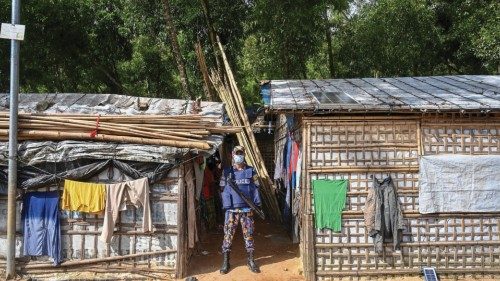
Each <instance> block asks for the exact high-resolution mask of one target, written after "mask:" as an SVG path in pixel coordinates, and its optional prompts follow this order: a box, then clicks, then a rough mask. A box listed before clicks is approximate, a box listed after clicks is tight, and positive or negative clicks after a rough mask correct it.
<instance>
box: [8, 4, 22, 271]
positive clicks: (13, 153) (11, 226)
mask: <svg viewBox="0 0 500 281" xmlns="http://www.w3.org/2000/svg"><path fill="white" fill-rule="evenodd" d="M20 8H21V1H20V0H12V24H19V23H20V10H21V9H20ZM19 45H20V44H19V41H18V40H11V45H10V118H9V178H8V190H9V191H8V199H7V268H6V275H7V279H10V278H15V276H16V264H15V255H16V212H17V211H16V189H17V107H18V95H19Z"/></svg>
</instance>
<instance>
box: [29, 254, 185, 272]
mask: <svg viewBox="0 0 500 281" xmlns="http://www.w3.org/2000/svg"><path fill="white" fill-rule="evenodd" d="M171 253H177V250H160V251H155V252H144V253H137V254H130V255H123V256H114V257H105V258H96V259H88V260H79V261H66V262H63V263H61V264H60V265H58V267H71V266H79V265H87V264H92V263H99V262H110V261H118V260H124V259H133V258H139V257H145V256H156V255H163V254H171ZM53 267H54V265H53V264H52V263H44V264H27V265H25V266H24V267H23V268H25V269H42V268H53Z"/></svg>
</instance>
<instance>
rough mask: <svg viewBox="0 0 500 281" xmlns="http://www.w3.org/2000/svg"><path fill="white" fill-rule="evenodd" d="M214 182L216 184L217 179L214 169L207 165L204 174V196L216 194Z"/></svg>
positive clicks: (209, 196) (210, 196)
mask: <svg viewBox="0 0 500 281" xmlns="http://www.w3.org/2000/svg"><path fill="white" fill-rule="evenodd" d="M214 184H215V179H214V175H213V173H212V170H210V169H209V168H208V167H206V168H205V172H204V176H203V189H202V195H203V198H205V199H209V198H212V197H213V196H214V195H215V188H214Z"/></svg>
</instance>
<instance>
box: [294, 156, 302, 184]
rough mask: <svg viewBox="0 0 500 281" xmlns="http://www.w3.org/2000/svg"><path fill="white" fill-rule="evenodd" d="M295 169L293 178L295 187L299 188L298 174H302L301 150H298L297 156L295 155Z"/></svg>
mask: <svg viewBox="0 0 500 281" xmlns="http://www.w3.org/2000/svg"><path fill="white" fill-rule="evenodd" d="M296 170H297V172H296V175H295V180H296V183H297V184H296V186H295V188H297V189H300V185H301V182H300V176H301V175H302V152H301V151H299V156H298V157H297V168H296Z"/></svg>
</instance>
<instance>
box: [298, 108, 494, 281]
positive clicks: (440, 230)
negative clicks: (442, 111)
mask: <svg viewBox="0 0 500 281" xmlns="http://www.w3.org/2000/svg"><path fill="white" fill-rule="evenodd" d="M497 120H498V119H481V120H476V119H475V120H472V121H471V120H470V119H467V120H456V119H453V120H452V119H450V118H443V117H439V118H435V117H433V118H423V119H420V118H407V119H406V118H398V117H394V118H387V117H386V118H377V117H371V118H368V117H367V118H359V119H358V120H356V118H349V119H347V118H345V119H342V118H338V117H337V118H335V119H333V118H330V119H329V118H326V117H325V118H307V119H305V121H304V128H305V130H304V132H303V138H304V139H305V142H304V146H303V149H304V150H305V151H304V155H306V157H307V158H306V161H304V162H305V163H304V165H303V169H305V170H306V171H307V172H306V173H304V175H306V176H305V177H304V178H303V183H304V185H303V186H305V187H306V188H305V189H304V190H303V192H304V193H303V196H307V197H305V198H306V200H304V203H303V204H304V210H305V212H303V230H302V236H303V240H302V242H303V243H304V245H303V250H304V251H305V253H306V255H305V256H304V257H303V261H304V271H305V273H306V277H307V280H335V279H338V278H341V277H342V276H346V277H351V278H356V279H357V278H361V276H384V275H399V274H418V273H419V271H420V268H421V267H422V266H434V267H436V268H437V269H438V272H441V273H451V274H453V273H475V272H476V273H500V239H499V228H500V226H499V225H500V213H496V214H439V215H425V216H424V215H420V214H419V212H418V156H419V155H422V154H436V153H464V154H500V122H498V121H497ZM388 175H391V176H392V178H393V180H394V183H395V185H396V188H397V193H398V197H399V200H400V203H401V205H402V208H403V216H404V223H405V230H404V232H403V243H402V251H394V250H393V248H392V247H393V244H392V242H388V243H385V246H384V248H385V253H384V254H383V255H377V254H376V253H375V252H374V248H373V244H372V243H373V241H372V238H370V237H369V236H368V234H367V233H366V231H365V225H364V220H363V212H362V210H363V208H364V204H365V200H366V196H367V190H368V188H370V187H371V185H372V181H373V177H376V178H378V179H379V180H380V179H383V178H385V177H387V176H388ZM326 178H328V179H349V189H348V194H347V197H348V198H347V203H346V208H345V210H344V213H343V217H342V218H343V222H342V230H341V232H340V233H334V232H332V231H330V230H317V229H315V228H314V215H313V212H314V211H313V210H314V208H313V205H312V204H313V202H312V193H311V181H312V180H314V179H326ZM303 198H304V197H303ZM309 257H314V258H309Z"/></svg>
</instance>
